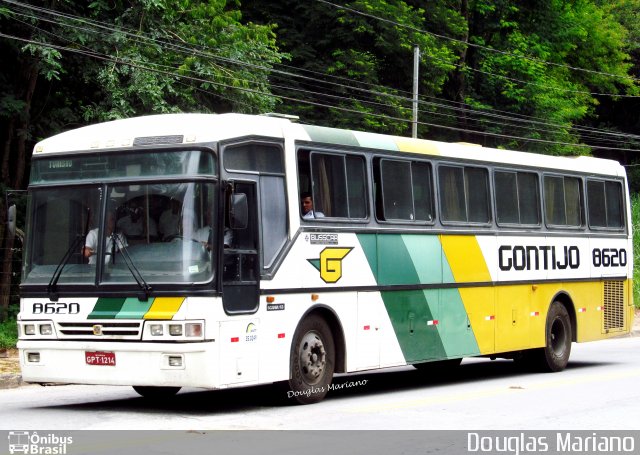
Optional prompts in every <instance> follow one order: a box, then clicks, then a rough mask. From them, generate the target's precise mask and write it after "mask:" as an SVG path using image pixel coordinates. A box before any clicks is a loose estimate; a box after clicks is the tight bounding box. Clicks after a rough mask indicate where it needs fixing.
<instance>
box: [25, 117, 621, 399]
mask: <svg viewBox="0 0 640 455" xmlns="http://www.w3.org/2000/svg"><path fill="white" fill-rule="evenodd" d="M29 195H30V201H29V208H28V220H27V237H26V241H25V248H26V251H25V260H24V266H23V277H22V283H21V299H22V300H21V307H20V314H19V318H18V319H19V320H18V323H19V328H20V331H19V343H18V347H19V351H20V361H21V367H22V374H23V378H24V380H25V381H28V382H36V383H38V382H45V383H56V382H60V383H82V384H113V385H129V386H133V387H134V388H135V390H136V391H138V392H139V393H140V394H142V395H144V396H152V397H160V396H166V395H169V394H172V393H175V392H177V391H178V390H179V389H180V388H181V387H201V388H209V389H223V388H230V387H240V386H249V385H255V384H265V383H280V384H281V385H284V388H285V389H286V394H287V397H289V398H290V399H291V401H292V402H294V401H295V402H298V403H311V402H316V401H319V400H321V399H322V398H323V397H324V396H325V395H326V393H327V392H328V391H329V390H331V389H332V378H333V375H334V373H350V372H358V371H364V370H371V369H378V368H386V367H397V366H404V365H414V366H416V367H417V368H422V367H429V368H430V369H431V368H432V369H433V370H434V371H437V368H438V367H442V368H445V367H451V366H452V365H456V364H458V363H459V362H460V359H462V358H463V357H472V356H487V357H505V358H513V359H516V360H519V361H521V362H523V363H524V364H526V365H532V366H535V367H536V368H542V369H544V370H547V371H559V370H562V369H564V368H565V366H566V365H567V362H568V360H569V354H570V351H571V344H572V342H584V341H592V340H601V339H606V338H609V337H614V336H619V335H621V334H625V333H628V332H629V330H630V327H631V323H632V318H633V302H632V290H631V289H632V286H631V277H632V265H633V254H632V243H631V215H630V203H629V194H628V190H627V181H626V176H625V171H624V168H623V167H622V166H620V165H619V164H618V163H617V162H614V161H609V160H602V159H596V158H591V157H576V158H566V157H552V156H543V155H537V154H529V153H522V152H514V151H506V150H498V149H489V148H484V147H480V146H473V145H470V144H456V143H443V142H435V141H428V140H418V139H409V138H404V137H394V136H385V135H380V134H372V133H366V132H358V131H348V130H340V129H333V128H325V127H319V126H311V125H303V124H300V123H298V122H296V121H294V120H291V119H288V118H282V117H276V116H269V115H266V116H251V115H240V114H222V115H205V114H171V115H159V116H145V117H139V118H131V119H125V120H117V121H113V122H108V123H103V124H98V125H93V126H87V127H84V128H80V129H77V130H73V131H69V132H65V133H62V134H59V135H57V136H54V137H51V138H49V139H46V140H43V141H41V142H40V143H38V144H37V145H36V147H35V150H34V154H33V161H32V169H31V177H30V185H29ZM302 198H307V201H306V202H305V203H304V204H303V203H302V202H301V201H302ZM308 198H311V203H312V205H313V208H312V209H311V210H309V211H307V210H308V209H309V207H308V206H309V201H308Z"/></svg>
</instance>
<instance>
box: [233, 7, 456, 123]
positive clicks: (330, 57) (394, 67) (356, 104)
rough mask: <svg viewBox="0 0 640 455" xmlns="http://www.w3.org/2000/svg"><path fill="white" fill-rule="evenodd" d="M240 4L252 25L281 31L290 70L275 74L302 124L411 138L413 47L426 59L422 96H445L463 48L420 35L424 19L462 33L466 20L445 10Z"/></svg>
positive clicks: (290, 110) (289, 107) (287, 107)
mask: <svg viewBox="0 0 640 455" xmlns="http://www.w3.org/2000/svg"><path fill="white" fill-rule="evenodd" d="M442 3H444V2H442ZM243 5H244V6H243V9H244V10H245V12H246V14H247V15H248V16H249V17H251V18H252V20H255V21H264V22H269V23H271V22H273V23H275V24H277V25H278V29H277V34H278V40H279V43H280V44H281V46H283V48H284V50H286V51H287V52H289V53H290V54H291V67H290V68H287V69H286V71H285V73H286V74H281V75H279V76H277V75H276V76H277V80H278V84H279V85H281V86H282V87H287V88H288V93H289V99H288V100H287V104H286V105H284V106H283V108H284V110H285V111H286V112H287V113H292V114H297V115H300V116H301V117H302V118H303V119H304V121H305V122H309V123H321V124H325V125H332V126H335V127H344V128H353V129H365V130H368V131H378V132H384V133H388V134H408V133H409V131H410V121H411V91H412V72H413V49H414V46H416V45H418V46H419V47H420V49H421V51H422V53H423V55H424V58H423V59H421V67H420V72H421V75H422V77H421V79H420V82H421V87H420V92H421V93H423V94H426V95H433V94H439V93H441V92H442V90H443V86H444V82H445V80H446V78H447V74H448V73H449V72H450V71H451V70H452V69H453V68H454V66H453V62H455V60H456V49H457V47H458V45H457V44H456V43H454V42H451V41H442V40H439V39H437V38H435V37H434V36H432V35H430V34H425V33H422V32H421V30H423V29H424V28H425V27H426V23H427V18H430V20H431V21H436V22H438V23H439V27H440V28H441V29H444V30H447V31H451V29H453V28H455V29H456V30H454V32H453V33H457V32H458V30H457V28H459V27H460V26H461V21H460V20H458V21H457V22H456V21H455V20H452V17H455V16H456V15H455V14H450V12H449V11H447V10H446V9H445V8H444V6H443V5H440V4H438V5H433V6H431V7H430V9H429V11H425V10H423V9H421V8H420V7H416V6H412V5H410V4H409V2H404V1H397V0H396V1H392V0H356V1H352V2H348V3H347V4H346V5H343V4H340V5H338V4H337V3H331V2H324V1H315V2H304V3H300V2H296V1H293V0H282V1H279V2H267V3H265V2H259V1H257V0H249V1H246V2H244V4H243ZM279 93H280V92H279Z"/></svg>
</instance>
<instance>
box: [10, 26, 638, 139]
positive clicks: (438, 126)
mask: <svg viewBox="0 0 640 455" xmlns="http://www.w3.org/2000/svg"><path fill="white" fill-rule="evenodd" d="M35 19H38V18H35ZM56 24H57V25H61V24H60V23H56ZM62 25H63V26H64V25H66V24H62ZM109 30H111V31H114V29H109ZM84 31H91V30H88V29H84ZM5 36H7V37H9V36H8V35H5ZM53 36H57V35H55V34H54V35H53ZM57 37H58V38H60V37H59V36H57ZM16 38H17V37H16ZM133 38H134V39H135V40H137V41H139V40H140V36H139V35H137V34H135V35H133ZM143 38H144V39H146V40H149V39H148V38H146V37H144V36H143ZM152 41H154V42H156V43H158V42H157V41H155V40H152ZM160 43H162V42H160ZM33 44H38V45H46V44H43V43H41V42H35V41H34V42H33ZM49 47H55V46H54V45H49ZM59 49H60V50H67V51H72V52H77V53H78V52H79V53H82V52H80V51H78V50H76V49H70V48H64V47H59ZM85 49H87V48H86V47H85ZM182 50H183V51H185V49H182ZM191 50H193V49H191ZM84 53H85V55H87V56H91V57H95V58H101V59H103V60H105V59H106V60H110V61H112V62H114V63H120V64H128V65H130V66H133V67H137V68H140V69H145V70H148V71H156V72H161V73H163V74H165V75H171V76H173V77H182V76H181V75H178V74H176V73H174V72H167V71H159V70H157V69H153V68H145V67H144V66H142V65H140V64H132V63H130V62H126V61H123V60H122V59H113V58H112V57H105V56H104V54H103V55H101V56H100V55H99V54H97V53H95V51H92V50H85V51H84ZM232 63H234V64H237V63H239V62H235V61H234V62H232ZM165 68H170V67H167V66H165ZM285 74H286V75H290V76H293V77H297V76H298V75H295V74H291V73H285ZM188 79H191V80H195V81H199V82H207V83H211V84H213V85H217V86H221V87H226V88H234V89H239V90H245V91H253V92H257V93H260V94H262V95H267V96H269V95H268V94H266V93H264V92H261V91H255V90H248V89H242V88H239V87H235V86H234V87H230V86H229V85H226V84H221V83H217V82H214V81H210V80H205V79H202V78H193V77H190V78H188ZM316 81H317V80H316ZM245 82H250V83H251V82H253V81H245ZM332 84H335V83H332ZM338 85H342V86H343V87H346V88H349V89H356V90H364V89H360V88H357V87H352V86H345V85H343V84H338ZM280 88H283V87H280ZM283 89H287V90H291V87H284V88H283ZM364 91H366V90H364ZM302 92H305V91H302ZM368 92H370V91H368ZM209 93H210V92H209ZM306 93H307V94H310V92H309V91H306ZM377 94H378V95H382V96H396V95H390V94H387V93H377ZM215 95H216V96H219V94H217V93H216V94H215ZM315 95H317V93H315ZM396 97H397V96H396ZM278 98H283V99H288V100H291V101H294V102H295V101H297V102H302V103H307V104H312V105H317V106H324V107H329V108H336V109H341V110H343V111H344V110H348V111H351V112H354V113H359V114H363V113H362V112H359V111H357V110H353V109H345V108H344V107H338V106H335V105H327V104H325V103H314V102H309V101H307V100H301V99H299V98H293V97H286V96H280V97H278ZM341 98H343V99H349V98H347V97H341ZM398 98H401V97H398ZM361 101H362V102H367V101H366V100H361ZM378 104H379V105H384V104H382V103H378ZM385 106H387V105H385ZM387 107H391V108H395V107H394V106H387ZM446 108H448V109H455V108H451V107H446ZM429 113H430V114H435V115H445V116H446V115H447V114H441V113H433V112H429ZM480 114H481V115H488V114H486V113H480ZM368 115H374V116H378V117H382V118H387V119H388V120H394V121H401V122H408V120H406V119H402V118H397V117H390V116H384V115H378V114H372V113H368ZM448 116H450V117H451V115H448ZM474 121H475V119H474ZM420 123H421V124H423V125H428V126H432V127H435V128H445V129H451V130H455V131H461V132H468V133H473V134H480V135H485V136H487V135H488V136H494V137H503V138H510V139H518V140H523V141H530V142H543V143H551V144H559V145H568V146H573V147H589V146H588V145H583V144H573V143H566V142H557V141H546V140H541V139H534V138H523V137H519V136H509V135H501V134H498V133H489V132H486V131H485V132H483V131H475V130H469V129H461V128H454V127H447V126H444V125H436V124H432V123H427V122H420ZM503 125H505V126H510V125H508V124H503ZM537 131H538V130H537ZM547 132H550V131H547ZM593 147H594V148H603V147H599V146H593ZM606 148H608V149H614V148H612V147H606ZM615 149H618V150H633V149H628V148H615Z"/></svg>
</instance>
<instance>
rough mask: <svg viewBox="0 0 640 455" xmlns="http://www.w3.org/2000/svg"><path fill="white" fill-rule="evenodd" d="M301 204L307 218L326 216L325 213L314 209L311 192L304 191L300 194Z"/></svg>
mask: <svg viewBox="0 0 640 455" xmlns="http://www.w3.org/2000/svg"><path fill="white" fill-rule="evenodd" d="M300 205H301V206H302V218H304V219H305V220H307V219H313V218H324V213H322V212H315V211H314V210H313V199H311V194H310V193H302V195H301V196H300Z"/></svg>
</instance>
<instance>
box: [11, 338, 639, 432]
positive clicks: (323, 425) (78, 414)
mask: <svg viewBox="0 0 640 455" xmlns="http://www.w3.org/2000/svg"><path fill="white" fill-rule="evenodd" d="M638 352H640V337H625V338H618V339H613V340H608V341H600V342H594V343H585V344H574V345H573V351H572V355H571V361H570V363H569V366H568V368H567V369H566V370H565V371H563V372H561V373H554V374H548V373H547V374H545V373H530V372H523V371H521V370H519V369H518V368H517V367H516V366H515V365H514V363H513V362H511V361H507V360H496V361H491V360H488V359H465V361H464V362H463V364H462V365H461V367H460V368H459V370H458V371H457V373H456V374H455V375H454V376H452V377H441V376H437V375H433V376H424V375H423V374H421V373H419V372H418V371H416V370H414V369H413V368H411V367H405V368H396V369H391V370H382V371H378V372H375V373H365V374H357V375H348V376H342V377H338V378H336V379H335V381H334V382H335V383H336V384H347V386H345V387H344V388H342V389H340V390H333V391H331V392H330V393H329V395H328V396H327V398H326V399H325V400H324V401H323V402H321V403H318V404H315V405H310V406H290V405H287V403H286V400H284V401H285V403H284V404H283V403H282V402H279V401H277V400H275V399H274V389H273V387H271V386H259V387H252V388H244V389H234V390H222V391H202V390H196V389H190V390H183V391H182V392H181V393H179V394H178V395H177V396H176V397H173V398H171V399H168V400H165V401H163V402H149V401H147V400H145V399H143V398H140V397H139V396H138V395H137V394H136V393H135V392H134V391H133V390H132V389H131V388H129V387H108V386H76V385H68V386H49V387H42V386H38V385H27V386H22V387H19V388H14V389H5V390H0V403H1V405H0V430H8V431H11V430H17V429H20V430H39V429H47V430H81V429H82V430H103V429H123V430H124V429H126V430H130V429H138V430H163V429H173V430H193V431H199V430H214V429H215V430H221V429H232V430H243V429H277V430H290V429H291V430H292V429H296V430H318V429H323V430H325V429H327V430H330V429H339V430H372V429H402V430H409V429H414V430H425V429H429V430H435V429H463V430H493V429H509V430H518V429H522V430H556V429H563V430H572V429H575V430H578V429H579V430H627V429H628V430H634V429H637V428H639V422H640V387H638V384H639V381H640V355H639V354H638ZM355 381H358V382H359V384H358V385H352V386H351V387H348V385H349V384H350V383H354V382H355Z"/></svg>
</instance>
